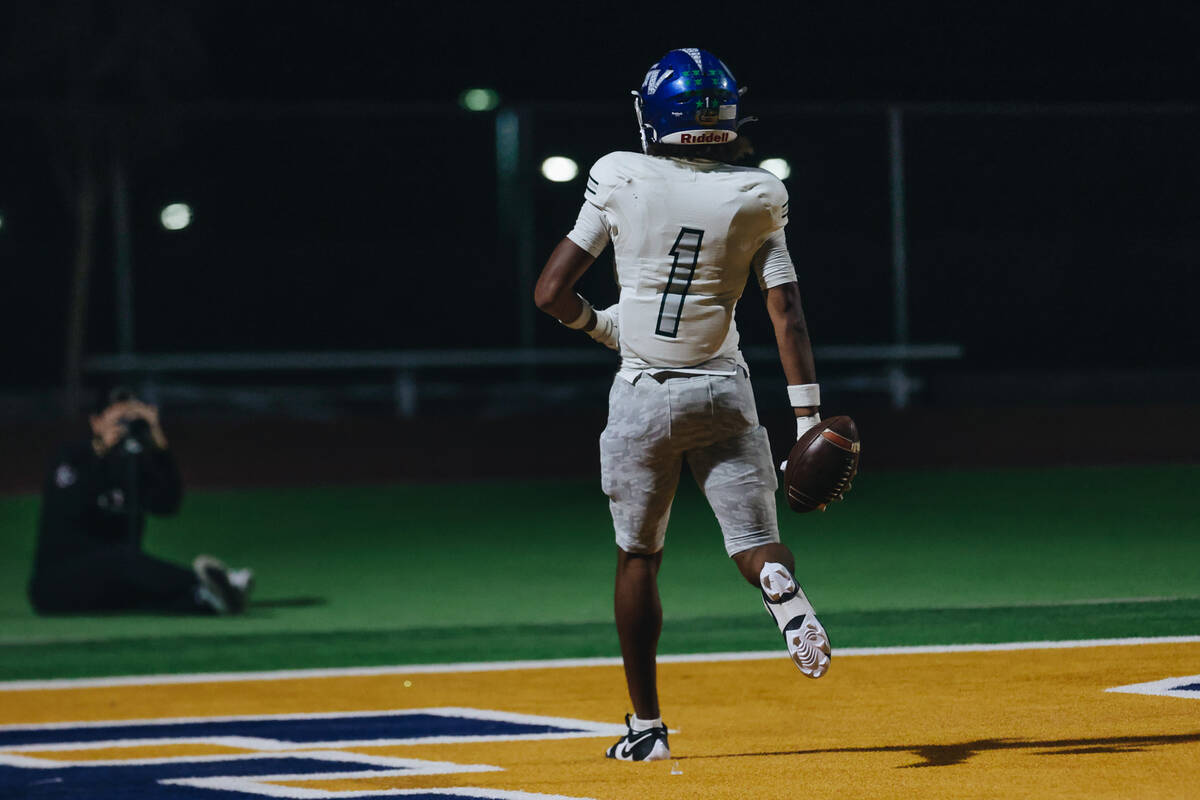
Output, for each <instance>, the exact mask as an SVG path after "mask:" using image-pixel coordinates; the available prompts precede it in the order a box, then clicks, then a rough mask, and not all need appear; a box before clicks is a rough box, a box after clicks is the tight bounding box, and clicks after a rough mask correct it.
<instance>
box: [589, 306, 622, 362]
mask: <svg viewBox="0 0 1200 800" xmlns="http://www.w3.org/2000/svg"><path fill="white" fill-rule="evenodd" d="M595 314H596V323H595V325H593V326H592V327H591V328H589V329H587V335H588V336H590V337H592V338H593V339H595V340H596V341H597V342H599V343H600V344H602V345H604V346H605V347H607V348H608V349H609V350H617V351H619V350H620V349H621V317H620V307H619V306H618V305H617V304H613V305H611V306H609V307H608V308H606V309H603V310H599V309H597V310H596V311H595Z"/></svg>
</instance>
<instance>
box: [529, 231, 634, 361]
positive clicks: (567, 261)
mask: <svg viewBox="0 0 1200 800" xmlns="http://www.w3.org/2000/svg"><path fill="white" fill-rule="evenodd" d="M595 260H596V257H595V256H593V255H592V254H591V253H589V252H588V251H586V250H584V249H583V248H582V247H580V246H579V245H577V244H575V242H573V241H571V239H570V238H569V237H566V238H564V239H563V240H562V241H561V242H559V243H558V246H557V247H555V248H554V252H552V253H551V254H550V258H549V259H547V261H546V266H544V267H543V268H542V274H541V275H540V276H539V277H538V282H537V285H536V286H535V287H534V289H533V302H534V303H536V304H537V307H538V308H540V309H541V310H542V311H545V312H546V313H547V314H549V315H550V316H552V317H554V318H555V319H557V320H558V321H559V322H561V323H562V324H563V325H566V326H567V327H568V328H572V329H574V330H577V331H583V332H584V333H586V334H587V335H588V336H590V337H591V338H592V339H594V340H596V341H597V342H599V343H600V344H602V345H604V346H605V347H607V348H609V349H610V350H617V349H619V347H620V344H619V342H620V331H619V329H618V327H617V320H618V313H617V310H616V308H615V307H611V308H606V309H604V310H597V309H594V308H592V304H591V303H589V302H588V301H587V300H585V299H584V298H583V297H582V296H581V295H579V294H578V293H577V292H576V291H575V284H576V283H578V281H579V279H580V278H582V277H583V273H585V272H587V271H588V267H590V266H592V263H593V262H594V261H595Z"/></svg>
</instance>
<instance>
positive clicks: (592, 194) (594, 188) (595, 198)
mask: <svg viewBox="0 0 1200 800" xmlns="http://www.w3.org/2000/svg"><path fill="white" fill-rule="evenodd" d="M639 158H646V156H643V155H641V154H640V153H628V152H624V151H616V152H612V153H609V154H608V155H604V156H601V157H600V158H599V159H597V160H596V163H595V164H592V168H591V170H589V171H588V176H587V184H586V185H585V186H584V188H583V196H584V198H585V199H586V200H587V201H588V202H589V203H592V204H593V205H596V206H599V207H600V208H604V206H605V204H606V203H607V202H608V198H609V196H611V195H612V193H613V190H614V189H616V188H617V187H618V186H623V185H625V184H626V183H628V182H629V181H630V180H631V179H632V177H633V174H634V172H635V171H636V170H637V164H636V159H639Z"/></svg>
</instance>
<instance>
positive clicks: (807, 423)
mask: <svg viewBox="0 0 1200 800" xmlns="http://www.w3.org/2000/svg"><path fill="white" fill-rule="evenodd" d="M820 421H821V415H820V414H819V413H818V412H816V411H814V412H813V413H812V414H809V415H807V416H803V417H796V441H797V442H798V441H800V439H801V438H803V437H804V434H806V433H808V432H809V431H810V430H811V429H812V428H815V427H816V426H817V423H818V422H820ZM787 465H788V462H787V461H781V462H779V471H780V472H786V471H787Z"/></svg>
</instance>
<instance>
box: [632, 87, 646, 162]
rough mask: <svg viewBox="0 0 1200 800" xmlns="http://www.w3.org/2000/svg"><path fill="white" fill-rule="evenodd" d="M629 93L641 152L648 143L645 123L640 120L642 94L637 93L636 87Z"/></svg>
mask: <svg viewBox="0 0 1200 800" xmlns="http://www.w3.org/2000/svg"><path fill="white" fill-rule="evenodd" d="M629 93H630V94H632V95H633V113H634V116H636V117H637V122H638V136H639V137H641V140H642V152H643V153H644V152H646V146H647V144H648V143H647V141H646V123H645V122H643V121H642V96H641V95H640V94H638V91H637V89H632V90H630V92H629Z"/></svg>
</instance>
